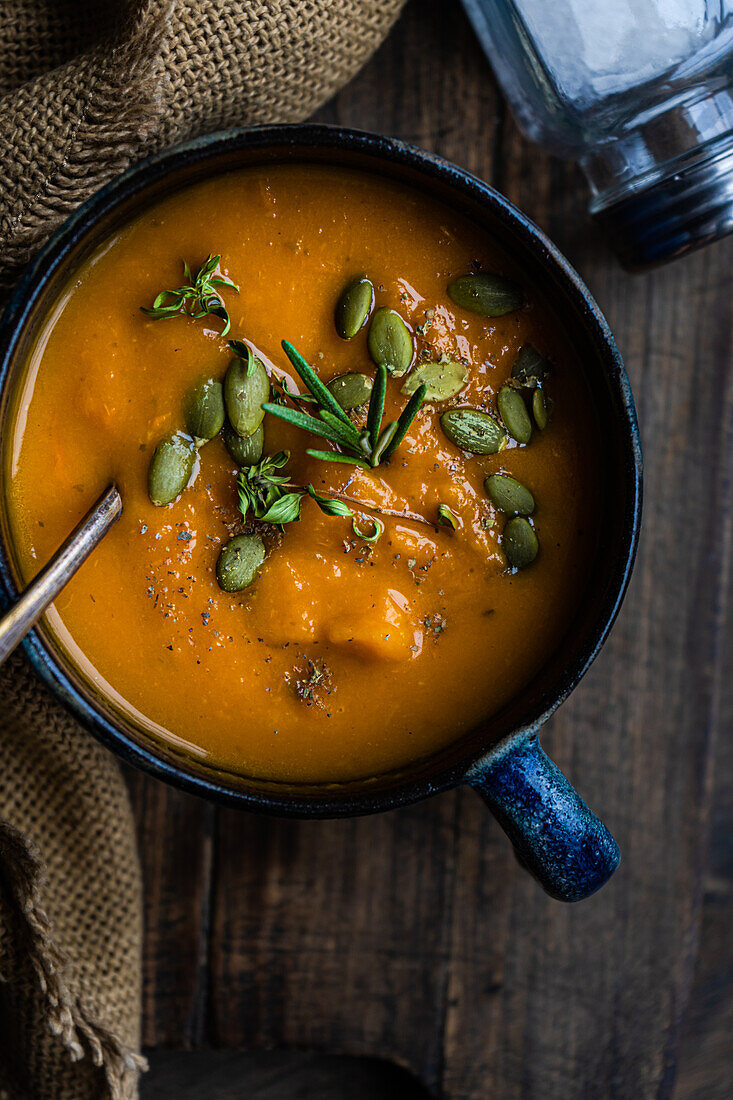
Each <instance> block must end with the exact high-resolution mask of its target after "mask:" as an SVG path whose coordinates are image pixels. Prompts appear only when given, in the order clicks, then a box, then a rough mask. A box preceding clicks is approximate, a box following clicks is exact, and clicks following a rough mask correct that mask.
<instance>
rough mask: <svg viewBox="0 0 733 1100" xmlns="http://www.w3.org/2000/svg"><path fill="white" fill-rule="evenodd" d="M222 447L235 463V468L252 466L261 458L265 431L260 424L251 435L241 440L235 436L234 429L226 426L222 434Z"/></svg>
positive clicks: (238, 436)
mask: <svg viewBox="0 0 733 1100" xmlns="http://www.w3.org/2000/svg"><path fill="white" fill-rule="evenodd" d="M222 439H223V440H224V446H225V447H226V449H227V450H228V451H229V454H230V455H231V457H232V458H233V459H234V461H235V462H236V464H237V466H254V465H255V463H257V462H259V461H260V459H261V458H262V451H263V450H264V446H265V429H264V426H263V425H262V424H260V426H259V428H255V430H254V431H253V432H252V435H248V436H247V438H246V439H243V438H242V436H241V435H237V433H236V432H235V431H234V428H232V427H230V426H229V424H227V425H226V426H225V428H224V431H223V432H222Z"/></svg>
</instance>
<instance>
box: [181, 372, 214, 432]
mask: <svg viewBox="0 0 733 1100" xmlns="http://www.w3.org/2000/svg"><path fill="white" fill-rule="evenodd" d="M183 413H184V419H185V423H186V431H187V432H188V434H189V435H192V436H193V437H194V439H197V440H200V441H201V442H202V443H206V442H207V441H208V440H209V439H213V438H214V436H215V435H218V434H219V432H220V431H221V429H222V427H223V426H224V391H223V389H222V385H221V382H217V381H215V379H213V378H207V379H206V381H205V382H199V383H198V385H196V386H194V388H193V389H192V390H191V391H190V393H189V394H188V396H187V397H186V400H185V402H184V408H183Z"/></svg>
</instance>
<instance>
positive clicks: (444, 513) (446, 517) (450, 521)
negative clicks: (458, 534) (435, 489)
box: [438, 504, 459, 531]
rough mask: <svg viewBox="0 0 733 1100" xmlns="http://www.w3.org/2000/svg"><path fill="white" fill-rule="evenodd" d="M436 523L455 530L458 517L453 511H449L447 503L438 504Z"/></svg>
mask: <svg viewBox="0 0 733 1100" xmlns="http://www.w3.org/2000/svg"><path fill="white" fill-rule="evenodd" d="M438 523H439V524H440V526H441V527H450V528H452V529H453V530H454V531H457V530H458V526H459V519H458V516H457V515H456V514H455V512H451V510H450V508H449V507H448V505H447V504H439V505H438Z"/></svg>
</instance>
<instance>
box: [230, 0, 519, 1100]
mask: <svg viewBox="0 0 733 1100" xmlns="http://www.w3.org/2000/svg"><path fill="white" fill-rule="evenodd" d="M484 72H485V65H484V60H483V55H482V54H481V52H480V50H479V49H478V47H477V45H476V43H475V41H474V39H473V36H472V33H471V31H470V28H469V27H468V24H467V22H466V21H465V19H464V17H463V15H462V13H461V12H460V11H459V10H456V8H455V6H453V5H449V4H445V3H443V4H441V3H430V4H422V5H421V4H411V5H409V6H408V8H407V11H406V13H405V15H404V17H403V19H402V20H401V22H400V24H399V26H398V29H397V32H396V33H395V35H393V36H392V37H391V38H390V39H389V40H388V41H387V43H385V45H384V46H383V47H382V49H380V51H379V52H378V53H377V55H376V56H375V58H374V59H373V61H372V62H371V63H370V65H369V66H368V67H367V69H366V70H365V71H364V72H363V73H362V74H361V76H360V77H359V78H358V79H357V80H356V81H355V82H353V83H352V84H351V85H350V86H349V87H348V88H346V89H345V90H344V91H343V92H342V93H341V94H340V95H339V96H338V97H337V98H336V100H335V101H333V102H332V103H331V104H330V105H329V107H328V108H326V109H325V110H324V111H323V112H321V114H320V116H319V117H320V119H321V120H322V121H326V122H332V123H339V124H342V125H347V126H348V125H351V126H356V127H363V128H367V129H373V130H381V131H383V132H386V133H392V134H398V136H400V137H401V138H404V139H406V140H408V141H414V142H417V143H419V144H421V145H425V146H429V147H433V148H436V149H439V150H440V151H441V152H444V153H445V154H446V155H458V153H459V150H460V149H461V148H463V149H466V148H469V149H471V158H472V160H473V166H474V167H476V168H477V169H478V168H480V167H481V166H482V165H484V166H485V165H487V164H488V165H490V163H491V153H492V146H493V144H494V136H495V135H494V124H495V120H496V117H497V99H496V93H495V90H494V88H493V85H492V83H491V82H490V81H489V82H487V81H486V80H484V79H480V74H482V73H484ZM459 102H460V105H461V114H460V117H459V115H458V114H457V111H456V105H457V104H458V103H459ZM460 797H461V796H456V795H452V794H451V795H447V796H445V797H443V798H440V799H436V800H433V801H432V802H431V803H430V804H426V805H424V806H419V807H415V808H411V809H407V810H404V811H400V812H397V813H393V814H388V815H382V816H381V817H378V818H370V819H363V820H360V821H345V822H344V821H342V822H305V823H297V822H277V821H267V820H262V821H256V820H253V819H250V818H246V817H243V816H241V815H237V814H235V813H231V812H225V813H224V814H223V815H222V817H221V825H220V831H219V833H218V840H217V857H216V876H215V877H216V882H215V892H214V925H213V941H212V987H213V991H214V992H213V1001H212V1009H213V1013H214V1021H213V1034H214V1037H215V1041H216V1042H218V1043H223V1044H225V1045H240V1044H246V1045H250V1046H251V1045H254V1046H258V1047H271V1046H282V1045H297V1046H308V1047H309V1048H312V1049H316V1050H329V1051H332V1052H338V1053H349V1054H356V1055H359V1054H373V1055H379V1056H380V1057H383V1058H394V1059H395V1060H397V1061H398V1062H401V1063H404V1064H406V1065H410V1066H411V1067H413V1069H414V1070H415V1072H416V1073H417V1074H418V1075H419V1077H420V1078H421V1079H422V1080H423V1081H424V1082H425V1083H426V1084H427V1085H428V1086H429V1087H431V1088H437V1087H438V1085H439V1082H440V1078H441V1075H442V1057H443V1055H442V1019H443V1014H444V1009H443V1005H444V1000H445V989H446V982H447V968H448V966H449V963H450V958H449V939H448V937H449V919H450V905H449V897H448V884H449V881H450V876H451V875H452V861H453V853H454V845H455V815H456V812H457V809H456V808H457V805H458V803H459V800H460ZM470 797H471V798H472V799H473V798H474V796H470ZM497 832H498V830H495V834H496V833H497ZM494 843H495V844H496V845H497V848H498V849H499V851H500V852H501V855H500V856H499V857H498V859H500V860H501V861H502V862H503V863H504V864H505V865H506V866H509V865H510V864H511V863H512V862H513V861H512V859H511V856H510V855H509V852H508V848H507V846H506V845H505V844H504V843H503V842H502V841H500V840H499V838H498V836H496V835H495V838H494Z"/></svg>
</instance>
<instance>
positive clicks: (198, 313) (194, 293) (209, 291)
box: [140, 254, 239, 336]
mask: <svg viewBox="0 0 733 1100" xmlns="http://www.w3.org/2000/svg"><path fill="white" fill-rule="evenodd" d="M220 261H221V256H220V255H216V256H214V255H211V254H209V256H208V258H207V259H206V260H205V261H204V263H203V264H202V265H201V267H200V268H199V271H198V274H197V275H196V278H195V279H194V278H193V277H192V275H191V269H190V267H189V266H188V264H187V263H186V261H185V260H183V276H184V278H185V279H186V285H185V286H180V287H178V289H177V290H161V291H160V293H159V294H157V295H156V297H155V300H154V301H153V305H152V307H151V308H150V309H149V308H147V307H146V306H141V307H140V308H141V310H142V312H143V313H144V314H146V316H148V317H152V318H153V320H155V321H160V320H165V319H166V318H167V317H175V316H176V315H177V314H179V313H183V314H186V315H187V316H189V317H191V318H193V319H194V320H198V319H199V318H201V317H206V316H208V315H211V316H213V317H218V318H219V319H220V320H222V321H223V322H224V328H223V329H222V332H221V334H222V336H226V334H227V333H228V332H229V328H230V326H231V322H230V320H229V313H228V311H227V308H226V305H225V303H224V299H223V298H222V297H221V294H220V293H219V291H218V290H217V289H216V288H217V287H218V286H225V287H229V288H231V289H232V290H236V291H237V292H239V287H238V286H237V284H236V283H233V282H232V281H231V279H228V278H227V277H226V276H225V275H222V274H221V272H220V273H219V274H218V275H216V276H214V272H215V271H216V270H217V268H218V265H219V262H220Z"/></svg>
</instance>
